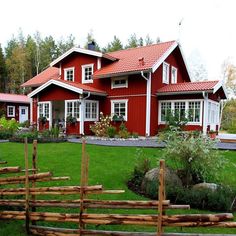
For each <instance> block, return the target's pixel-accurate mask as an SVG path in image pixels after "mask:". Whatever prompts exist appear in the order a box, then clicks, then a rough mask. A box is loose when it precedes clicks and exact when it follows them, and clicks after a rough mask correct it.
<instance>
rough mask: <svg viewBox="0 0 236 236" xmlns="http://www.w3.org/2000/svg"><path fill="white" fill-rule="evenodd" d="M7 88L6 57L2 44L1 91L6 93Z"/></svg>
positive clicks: (0, 48) (0, 49)
mask: <svg viewBox="0 0 236 236" xmlns="http://www.w3.org/2000/svg"><path fill="white" fill-rule="evenodd" d="M5 87H6V63H5V57H4V54H3V51H2V46H1V44H0V91H1V92H5Z"/></svg>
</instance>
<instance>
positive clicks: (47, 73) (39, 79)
mask: <svg viewBox="0 0 236 236" xmlns="http://www.w3.org/2000/svg"><path fill="white" fill-rule="evenodd" d="M58 77H59V69H58V68H56V67H48V68H47V69H46V70H44V71H42V72H41V73H40V74H38V75H36V76H35V77H33V78H32V79H30V80H28V81H26V82H25V83H24V84H22V85H21V87H38V86H40V85H42V84H44V83H46V82H47V81H49V80H51V79H58Z"/></svg>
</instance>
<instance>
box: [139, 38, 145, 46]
mask: <svg viewBox="0 0 236 236" xmlns="http://www.w3.org/2000/svg"><path fill="white" fill-rule="evenodd" d="M138 44H139V46H143V45H144V43H143V38H142V37H140V38H139V40H138Z"/></svg>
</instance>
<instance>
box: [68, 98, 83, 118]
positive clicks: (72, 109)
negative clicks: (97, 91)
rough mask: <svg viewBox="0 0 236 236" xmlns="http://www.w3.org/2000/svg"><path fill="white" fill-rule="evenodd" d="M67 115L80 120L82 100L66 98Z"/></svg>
mask: <svg viewBox="0 0 236 236" xmlns="http://www.w3.org/2000/svg"><path fill="white" fill-rule="evenodd" d="M65 113H66V114H65V115H66V117H68V116H71V117H73V118H76V120H77V121H78V120H79V118H80V101H79V100H66V101H65Z"/></svg>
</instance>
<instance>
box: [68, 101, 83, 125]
mask: <svg viewBox="0 0 236 236" xmlns="http://www.w3.org/2000/svg"><path fill="white" fill-rule="evenodd" d="M69 102H72V117H75V114H74V102H79V103H80V105H79V118H76V121H81V115H82V114H81V109H80V108H81V99H72V100H65V120H66V118H67V116H68V115H67V107H68V105H67V104H68V103H69Z"/></svg>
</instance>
